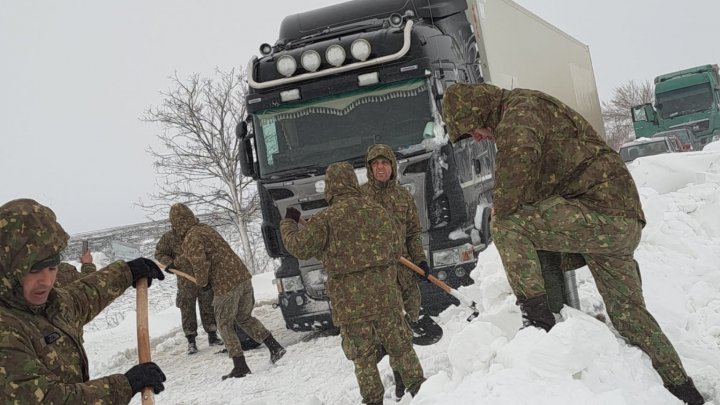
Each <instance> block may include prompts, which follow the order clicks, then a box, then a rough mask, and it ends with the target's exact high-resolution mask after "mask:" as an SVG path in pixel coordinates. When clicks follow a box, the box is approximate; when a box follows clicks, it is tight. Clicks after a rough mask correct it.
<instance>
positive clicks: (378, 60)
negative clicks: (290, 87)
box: [247, 20, 413, 90]
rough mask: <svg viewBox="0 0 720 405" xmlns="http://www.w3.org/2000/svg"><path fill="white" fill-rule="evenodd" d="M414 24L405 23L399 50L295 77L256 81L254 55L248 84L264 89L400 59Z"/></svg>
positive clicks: (406, 49)
mask: <svg viewBox="0 0 720 405" xmlns="http://www.w3.org/2000/svg"><path fill="white" fill-rule="evenodd" d="M412 26H413V21H412V20H408V21H407V22H406V23H405V28H404V29H403V46H402V47H401V48H400V50H398V51H397V52H395V53H393V54H390V55H385V56H380V57H377V58H374V59H369V60H366V61H362V62H355V63H349V64H347V65H342V66H337V67H332V68H328V69H323V70H319V71H317V72H308V73H303V74H300V75H297V76H293V77H286V78H282V79H275V80H269V81H267V82H256V81H255V77H254V69H253V65H254V64H255V61H256V60H257V56H253V57H252V59H251V60H250V63H249V64H248V70H247V71H248V85H249V86H250V87H252V88H253V89H258V90H262V89H267V88H269V87H274V86H280V85H285V84H289V83H295V82H299V81H303V80H309V79H315V78H318V77H324V76H330V75H333V74H336V73H343V72H349V71H351V70H355V69H361V68H364V67H367V66H374V65H379V64H381V63H386V62H392V61H394V60H398V59H400V58H402V57H403V56H405V54H407V53H408V51H409V50H410V33H411V32H412ZM288 56H289V55H288ZM293 60H294V59H293Z"/></svg>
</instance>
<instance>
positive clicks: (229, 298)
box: [213, 280, 270, 357]
mask: <svg viewBox="0 0 720 405" xmlns="http://www.w3.org/2000/svg"><path fill="white" fill-rule="evenodd" d="M254 306H255V295H254V292H253V286H252V281H251V280H248V281H245V282H243V283H241V284H240V285H238V286H237V287H235V288H233V289H232V290H230V292H228V293H227V294H222V295H218V294H215V299H214V300H213V307H214V308H215V318H216V319H217V323H218V329H219V330H220V335H221V336H222V337H223V339H224V341H225V347H226V348H227V351H228V355H229V356H230V357H239V356H242V354H243V350H242V347H241V346H240V338H238V335H237V333H236V332H235V328H234V325H236V324H237V326H238V327H240V328H241V329H242V330H243V331H245V333H246V334H247V335H248V336H250V337H251V338H252V339H253V340H254V341H256V342H258V343H261V342H262V341H264V340H265V338H267V337H268V336H270V331H268V330H267V329H266V328H265V326H264V325H263V324H262V323H261V322H260V321H259V320H258V319H257V318H255V317H253V316H252V310H253V307H254Z"/></svg>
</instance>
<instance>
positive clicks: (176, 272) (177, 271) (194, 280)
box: [153, 260, 197, 284]
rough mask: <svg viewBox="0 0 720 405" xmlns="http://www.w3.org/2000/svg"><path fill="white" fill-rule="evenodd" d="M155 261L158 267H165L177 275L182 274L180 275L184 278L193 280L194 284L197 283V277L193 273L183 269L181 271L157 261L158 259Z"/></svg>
mask: <svg viewBox="0 0 720 405" xmlns="http://www.w3.org/2000/svg"><path fill="white" fill-rule="evenodd" d="M153 261H154V262H155V264H157V265H158V267H160V268H161V269H164V270H165V271H167V272H170V273H172V274H174V275H176V276H180V277H182V278H184V279H185V280H190V281H192V282H193V284H197V279H196V278H195V277H193V276H191V275H189V274H187V273H183V272H182V271H180V270H178V269H173V268H170V267H165V265H164V264H162V263H160V262H159V261H157V260H153Z"/></svg>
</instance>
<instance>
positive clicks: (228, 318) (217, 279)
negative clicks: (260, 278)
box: [170, 203, 285, 380]
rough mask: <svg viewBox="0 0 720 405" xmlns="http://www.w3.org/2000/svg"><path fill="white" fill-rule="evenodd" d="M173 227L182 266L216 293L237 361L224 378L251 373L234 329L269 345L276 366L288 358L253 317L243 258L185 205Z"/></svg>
mask: <svg viewBox="0 0 720 405" xmlns="http://www.w3.org/2000/svg"><path fill="white" fill-rule="evenodd" d="M170 223H171V225H172V229H173V231H174V232H175V233H176V235H177V236H178V238H182V247H181V251H182V255H181V256H180V258H179V259H178V260H179V262H180V263H181V265H182V264H183V262H187V264H188V267H187V268H188V269H191V270H192V272H193V273H194V274H195V278H196V279H197V285H198V286H200V287H203V288H206V289H207V288H212V289H213V291H214V293H215V297H214V299H213V308H214V310H215V319H216V320H217V323H218V328H219V329H220V334H221V335H222V336H223V338H224V339H225V346H226V347H227V350H228V355H229V356H230V357H231V358H232V360H233V369H232V370H231V371H230V373H229V374H227V375H225V376H223V380H224V379H226V378H228V377H234V378H242V377H245V375H247V374H248V373H250V369H249V368H248V366H247V363H246V361H245V356H244V354H243V349H242V346H241V345H240V339H239V338H238V335H237V333H235V329H234V325H237V326H238V327H239V328H241V329H242V330H244V331H245V333H247V335H248V336H250V337H251V338H252V339H253V340H255V341H256V342H262V343H265V345H266V346H267V347H268V349H269V350H270V360H271V361H272V362H273V363H275V362H277V361H278V360H280V358H281V357H282V356H283V355H285V348H283V347H282V346H281V345H280V343H278V342H277V340H275V338H274V337H273V336H272V334H271V333H270V331H268V330H267V329H266V328H265V326H263V324H262V323H261V322H260V321H259V320H258V319H257V318H255V317H253V316H252V310H253V307H254V306H255V296H254V292H253V286H252V281H251V277H252V275H251V274H250V272H249V271H248V269H247V267H245V264H244V263H243V262H242V260H241V259H240V257H239V256H238V255H237V254H235V252H234V251H233V250H232V248H231V247H230V245H228V243H227V242H226V241H225V239H223V237H222V236H220V234H219V233H218V232H217V231H216V230H215V229H214V228H213V227H211V226H209V225H206V224H203V223H200V221H198V219H197V218H196V217H195V214H193V212H192V211H190V208H188V207H187V206H185V205H184V204H180V203H178V204H174V205H173V206H172V207H171V208H170Z"/></svg>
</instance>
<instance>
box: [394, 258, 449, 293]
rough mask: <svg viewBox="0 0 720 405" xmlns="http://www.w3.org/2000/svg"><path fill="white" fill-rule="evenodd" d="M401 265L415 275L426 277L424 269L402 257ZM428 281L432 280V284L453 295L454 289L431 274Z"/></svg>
mask: <svg viewBox="0 0 720 405" xmlns="http://www.w3.org/2000/svg"><path fill="white" fill-rule="evenodd" d="M400 263H402V264H403V265H404V266H405V267H407V268H408V269H410V270H412V271H414V272H415V273H417V274H419V275H421V276H423V277H425V272H424V271H423V269H421V268H420V267H418V266H417V264H415V263H413V262H411V261H410V260H408V259H406V258H404V257H402V256H400ZM428 280H430V282H431V283H433V284H435V285H436V286H438V287H440V288H441V289H442V290H443V291H445V292H446V293H448V294H452V288H451V287H450V286H449V285H447V284H445V283H443V282H442V281H440V279H439V278H437V277H435V276H433V275H432V274H431V275H430V276H428Z"/></svg>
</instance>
